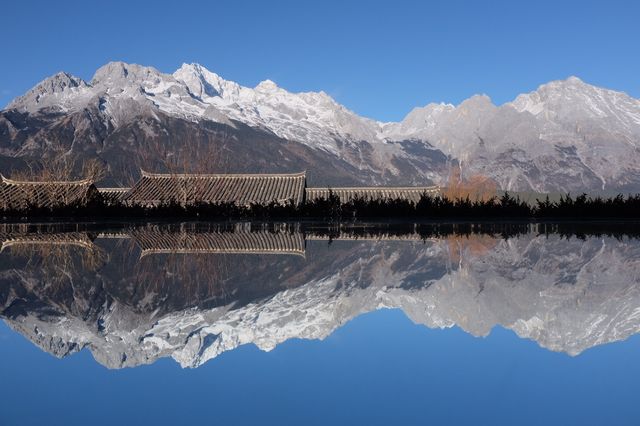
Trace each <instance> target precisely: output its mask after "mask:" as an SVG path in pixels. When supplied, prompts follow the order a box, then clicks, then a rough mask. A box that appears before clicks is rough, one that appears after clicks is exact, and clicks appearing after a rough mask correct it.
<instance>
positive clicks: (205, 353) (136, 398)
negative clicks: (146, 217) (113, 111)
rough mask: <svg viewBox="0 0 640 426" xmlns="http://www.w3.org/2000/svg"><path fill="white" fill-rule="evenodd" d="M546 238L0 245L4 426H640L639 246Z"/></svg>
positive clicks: (519, 230) (55, 236) (136, 237)
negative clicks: (25, 425)
mask: <svg viewBox="0 0 640 426" xmlns="http://www.w3.org/2000/svg"><path fill="white" fill-rule="evenodd" d="M549 229H550V228H549V227H547V228H543V227H540V226H537V227H536V226H522V225H504V226H502V227H501V226H498V225H495V226H493V227H491V226H484V227H469V226H463V225H460V226H448V227H447V226H440V227H423V228H419V229H418V228H415V227H414V228H410V229H406V227H405V228H403V229H400V230H398V229H389V228H384V229H378V228H375V227H368V228H366V229H362V228H358V229H355V230H354V229H353V228H348V229H347V228H344V227H343V228H335V227H333V228H325V227H320V226H311V225H305V226H303V225H295V224H294V225H291V224H289V225H281V224H269V225H255V224H254V225H251V224H231V225H224V226H221V225H211V224H172V225H157V224H156V225H154V224H144V225H137V226H131V225H129V226H116V225H113V226H109V227H105V226H92V225H72V224H66V225H56V226H54V225H46V226H45V225H12V226H9V225H4V226H3V227H2V229H0V231H1V232H0V234H1V235H0V236H1V237H2V241H3V244H2V251H1V252H0V315H1V317H2V319H3V320H4V323H3V324H1V325H0V377H1V382H0V401H1V402H0V405H1V407H0V408H1V409H0V425H18V424H34V425H36V424H65V425H68V424H114V423H118V424H192V423H204V424H257V423H260V424H565V425H566V424H630V425H631V424H638V423H639V422H640V408H639V404H637V395H638V394H640V392H639V391H640V383H639V379H640V362H639V360H640V357H639V355H640V337H638V336H637V335H636V334H637V333H638V331H639V330H640V240H639V239H637V238H636V235H637V234H636V232H634V231H633V229H632V228H629V229H625V228H620V227H617V228H615V229H613V228H612V229H610V230H607V229H605V230H604V232H602V231H603V229H601V228H599V229H598V230H597V231H594V230H593V229H587V230H586V231H584V230H581V229H579V228H575V227H573V228H572V227H567V226H565V227H564V228H563V227H560V228H557V229H556V228H553V227H551V230H552V231H553V232H548V231H549ZM567 229H569V231H567ZM556 231H557V232H556ZM576 232H577V235H576Z"/></svg>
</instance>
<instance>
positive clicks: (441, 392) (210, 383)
mask: <svg viewBox="0 0 640 426" xmlns="http://www.w3.org/2000/svg"><path fill="white" fill-rule="evenodd" d="M639 360H640V337H639V336H634V337H632V338H630V339H628V340H626V341H622V342H616V343H612V344H608V345H604V346H596V347H594V348H591V349H588V350H586V351H585V352H583V353H582V354H581V355H579V356H577V357H571V356H569V355H566V354H563V353H554V352H551V351H548V350H546V349H544V348H541V347H540V346H538V345H537V344H536V343H534V342H532V341H529V340H525V339H521V338H519V337H518V336H516V335H515V334H514V333H513V332H511V331H507V330H504V329H501V328H495V329H494V330H493V331H492V333H491V334H490V335H489V336H488V337H485V338H477V337H473V336H471V335H469V334H467V333H465V332H464V331H462V330H460V329H458V328H452V329H445V330H439V329H434V330H432V329H428V328H426V327H423V326H420V325H415V324H413V323H412V322H411V321H410V320H409V319H407V317H406V316H405V315H404V314H403V313H402V312H401V311H399V310H378V311H375V312H373V313H369V314H365V315H362V316H360V317H358V318H356V319H354V320H352V321H351V322H349V323H347V324H346V325H345V326H343V327H342V328H340V329H338V330H337V331H336V332H334V333H333V334H332V335H331V336H329V337H328V338H327V339H325V340H324V341H305V340H296V339H294V340H289V341H286V342H284V343H282V344H281V345H279V346H278V347H276V348H275V349H274V350H273V351H271V352H262V351H260V350H259V349H257V348H256V347H255V346H253V345H246V346H241V347H239V348H237V349H236V350H233V351H229V352H226V353H223V354H222V355H221V356H219V357H218V358H215V359H213V360H211V361H210V362H208V363H206V364H204V365H203V366H201V367H200V368H198V369H181V368H180V366H179V365H178V364H177V363H176V362H174V361H173V360H171V359H161V360H159V361H158V362H156V363H154V364H152V365H148V366H140V367H136V368H128V369H122V370H108V369H106V368H105V367H103V366H101V365H100V364H98V363H97V362H95V361H94V360H93V358H92V357H91V354H90V353H89V352H88V351H87V350H83V351H81V352H80V353H77V354H74V355H71V356H69V357H67V358H65V359H57V358H55V357H53V356H52V355H50V354H47V353H45V352H43V351H42V350H40V349H38V348H37V347H36V346H34V345H33V344H32V343H31V342H29V341H27V340H26V339H25V338H24V337H22V336H21V335H19V334H17V333H15V332H13V331H12V330H11V329H9V328H8V327H7V326H6V325H5V324H4V323H3V324H2V325H0V377H1V384H0V401H2V402H1V405H2V406H1V409H0V424H1V425H43V424H56V425H57V424H60V425H87V424H92V425H111V424H120V425H137V424H156V425H186V424H230V425H255V424H268V425H289V424H290V425H328V424H332V425H356V424H362V425H365V424H366V425H389V424H407V425H414V424H416V425H417V424H420V425H423V424H436V425H441V424H474V425H477V424H484V425H515V424H518V425H542V424H554V425H555V424H557V425H637V424H640V408H639V407H640V406H639V405H638V404H637V399H638V394H640V380H639V379H640V362H639Z"/></svg>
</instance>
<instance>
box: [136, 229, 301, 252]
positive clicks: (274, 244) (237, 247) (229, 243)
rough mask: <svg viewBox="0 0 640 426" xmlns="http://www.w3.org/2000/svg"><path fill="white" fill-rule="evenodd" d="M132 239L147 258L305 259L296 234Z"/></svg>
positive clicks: (153, 232)
mask: <svg viewBox="0 0 640 426" xmlns="http://www.w3.org/2000/svg"><path fill="white" fill-rule="evenodd" d="M130 235H131V237H132V238H133V239H134V240H135V241H136V243H137V244H138V245H139V246H140V248H141V249H142V256H145V255H148V254H163V253H180V254H198V253H228V254H296V255H304V253H305V243H304V236H303V235H302V233H299V232H295V233H292V232H270V231H250V232H249V231H242V232H238V231H236V232H218V231H207V232H184V231H181V232H169V231H165V230H161V229H148V228H147V229H139V230H134V231H132V232H131V234H130Z"/></svg>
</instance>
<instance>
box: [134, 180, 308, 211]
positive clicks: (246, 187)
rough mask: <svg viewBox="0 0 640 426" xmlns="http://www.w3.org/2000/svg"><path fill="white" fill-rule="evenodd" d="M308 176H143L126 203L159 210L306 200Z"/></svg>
mask: <svg viewBox="0 0 640 426" xmlns="http://www.w3.org/2000/svg"><path fill="white" fill-rule="evenodd" d="M305 180H306V175H305V173H304V172H302V173H293V174H160V173H147V172H145V171H143V172H142V178H141V179H140V180H139V181H138V183H136V184H135V185H134V186H133V187H132V188H131V190H130V191H128V192H127V194H126V195H124V196H123V197H122V200H123V201H124V202H125V203H126V204H138V205H143V206H157V205H159V204H162V203H169V202H176V203H179V204H182V205H188V204H194V203H198V202H202V203H231V202H234V203H236V204H237V205H249V204H252V203H255V204H268V203H271V202H279V203H286V202H293V203H295V204H301V203H302V202H303V200H304V188H305Z"/></svg>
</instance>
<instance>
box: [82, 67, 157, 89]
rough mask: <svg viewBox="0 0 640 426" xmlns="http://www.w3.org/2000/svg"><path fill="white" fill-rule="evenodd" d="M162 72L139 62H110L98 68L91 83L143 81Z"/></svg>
mask: <svg viewBox="0 0 640 426" xmlns="http://www.w3.org/2000/svg"><path fill="white" fill-rule="evenodd" d="M160 75H161V73H160V71H158V70H157V69H155V68H153V67H147V66H142V65H138V64H127V63H126V62H122V61H114V62H109V63H107V64H106V65H103V66H102V67H100V68H98V70H97V71H96V73H95V74H94V75H93V78H92V79H91V84H92V85H95V84H97V83H102V82H116V81H122V80H127V81H141V80H146V79H149V78H151V77H156V78H158V77H160Z"/></svg>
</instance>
